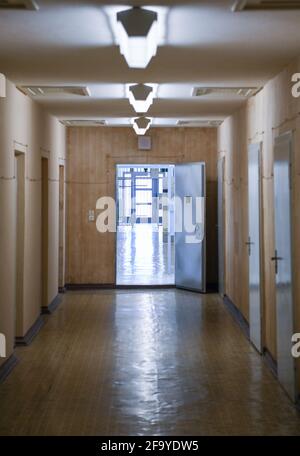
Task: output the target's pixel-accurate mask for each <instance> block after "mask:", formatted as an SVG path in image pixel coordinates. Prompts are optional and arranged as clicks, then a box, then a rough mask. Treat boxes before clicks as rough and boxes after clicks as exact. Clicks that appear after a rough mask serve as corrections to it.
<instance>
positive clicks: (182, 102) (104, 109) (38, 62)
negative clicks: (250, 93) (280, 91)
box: [0, 0, 300, 125]
mask: <svg viewBox="0 0 300 456" xmlns="http://www.w3.org/2000/svg"><path fill="white" fill-rule="evenodd" d="M136 3H137V2H135V4H136ZM37 4H38V5H39V10H38V11H11V10H0V72H2V73H4V74H5V75H6V76H7V78H8V79H10V80H12V81H13V82H14V83H16V84H17V85H68V86H70V85H77V86H78V85H83V86H87V87H88V88H89V89H90V92H91V96H90V97H83V96H80V95H59V96H54V95H47V96H43V97H35V99H36V100H37V101H38V102H39V103H41V104H43V105H44V106H45V107H46V108H47V109H48V110H49V111H50V112H51V113H52V114H54V115H56V116H57V117H59V118H61V119H66V118H68V119H72V118H74V119H76V118H77V119H84V118H93V119H106V120H107V123H108V124H128V123H129V119H130V118H131V117H134V116H135V112H134V110H133V108H132V106H131V105H130V104H129V102H128V100H127V98H125V93H126V92H125V85H126V84H128V83H138V82H146V83H157V84H158V93H157V99H156V100H155V101H154V104H153V105H152V107H151V108H150V111H149V113H148V115H150V116H153V117H155V121H154V125H172V124H176V122H177V121H178V120H184V119H224V118H225V117H226V116H228V115H229V114H231V113H232V112H233V111H234V110H235V109H237V108H238V107H239V106H240V105H241V104H242V103H243V102H244V98H243V97H240V96H237V95H233V94H231V95H228V94H225V95H224V94H215V95H205V96H202V97H192V90H193V88H194V87H195V86H197V87H201V86H215V87H216V86H217V87H219V86H234V87H236V86H242V87H244V86H251V87H258V86H263V85H264V84H265V83H266V81H267V80H269V79H270V78H271V77H272V76H274V75H275V74H276V73H277V72H279V71H280V70H281V69H282V68H283V67H284V66H285V65H286V64H288V63H289V62H290V61H291V60H292V59H293V58H294V57H296V56H297V55H299V54H300V44H299V43H300V27H299V22H300V11H299V10H297V11H293V10H292V11H251V12H237V13H233V12H232V11H231V6H232V4H233V1H232V0H216V1H212V0H209V1H204V0H203V1H189V2H186V1H185V2H183V1H176V0H175V1H174V0H173V1H167V0H165V1H156V2H154V1H152V2H151V1H150V2H149V3H148V2H145V1H139V2H138V4H139V5H147V6H149V7H151V6H153V9H155V10H157V11H158V12H159V13H161V14H162V16H163V18H164V21H163V24H164V27H163V28H162V29H161V36H160V44H161V45H160V46H159V48H158V52H157V55H156V57H154V58H153V60H152V61H151V63H150V65H149V66H148V68H146V69H145V70H140V69H130V68H128V66H127V64H126V62H125V60H124V59H123V57H122V56H121V55H120V52H119V48H118V46H117V45H116V42H115V37H114V30H113V18H114V15H115V13H116V11H119V10H120V9H122V8H124V5H125V6H130V4H131V3H130V2H125V1H120V0H119V1H116V2H115V1H110V2H108V1H106V2H105V1H101V0H100V1H99V0H98V1H96V0H94V1H76V0H68V1H62V0H37Z"/></svg>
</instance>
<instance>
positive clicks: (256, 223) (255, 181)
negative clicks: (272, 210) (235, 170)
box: [246, 143, 262, 352]
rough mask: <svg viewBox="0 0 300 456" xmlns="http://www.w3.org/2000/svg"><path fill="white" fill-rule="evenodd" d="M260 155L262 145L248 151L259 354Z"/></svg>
mask: <svg viewBox="0 0 300 456" xmlns="http://www.w3.org/2000/svg"><path fill="white" fill-rule="evenodd" d="M260 154H261V145H260V143H259V144H251V145H250V146H249V149H248V226H249V231H248V240H247V242H246V244H247V246H248V255H249V320H250V340H251V342H252V343H253V345H254V346H255V347H256V348H257V350H258V351H259V352H261V350H262V342H261V309H262V305H261V295H262V294H261V247H260Z"/></svg>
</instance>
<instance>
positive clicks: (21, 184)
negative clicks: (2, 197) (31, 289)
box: [15, 152, 25, 341]
mask: <svg viewBox="0 0 300 456" xmlns="http://www.w3.org/2000/svg"><path fill="white" fill-rule="evenodd" d="M15 177H16V193H15V195H16V200H15V210H16V217H15V220H16V231H15V236H16V243H15V245H16V301H15V338H16V341H17V340H18V338H20V337H23V321H24V250H25V154H24V153H21V152H15Z"/></svg>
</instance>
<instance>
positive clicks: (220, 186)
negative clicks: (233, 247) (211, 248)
mask: <svg viewBox="0 0 300 456" xmlns="http://www.w3.org/2000/svg"><path fill="white" fill-rule="evenodd" d="M224 165H225V157H222V158H220V159H219V160H218V256H219V263H218V264H219V271H218V282H219V293H220V294H221V295H222V296H223V295H224V293H225V290H224V269H225V268H224V262H225V236H224V171H225V170H224Z"/></svg>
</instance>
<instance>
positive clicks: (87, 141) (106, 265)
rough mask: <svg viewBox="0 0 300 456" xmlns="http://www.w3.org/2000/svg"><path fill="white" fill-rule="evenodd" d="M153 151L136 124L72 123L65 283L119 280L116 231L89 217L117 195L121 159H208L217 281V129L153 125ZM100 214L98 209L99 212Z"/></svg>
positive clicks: (212, 270)
mask: <svg viewBox="0 0 300 456" xmlns="http://www.w3.org/2000/svg"><path fill="white" fill-rule="evenodd" d="M149 134H150V136H151V139H152V150H151V151H139V150H138V140H137V136H136V134H135V133H134V131H133V130H132V129H131V128H128V127H125V128H107V127H105V128H101V127H100V128H97V127H91V128H86V127H84V128H82V127H71V128H68V151H67V165H68V166H67V179H66V181H67V217H66V218H67V258H66V283H69V284H113V283H115V234H114V233H103V234H100V233H99V232H98V231H97V230H96V225H95V223H94V222H92V223H91V222H88V211H89V209H93V210H95V208H96V201H97V199H98V198H99V197H101V196H110V197H115V185H116V184H115V169H116V164H122V163H141V164H151V163H180V162H195V161H205V163H206V172H207V217H208V230H207V232H208V239H207V246H208V247H207V256H208V274H207V275H208V282H210V283H216V282H217V275H216V274H217V264H218V263H217V227H216V225H217V131H216V129H212V128H206V129H205V128H185V129H184V128H153V129H151V131H150V133H149ZM96 215H97V213H96Z"/></svg>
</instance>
